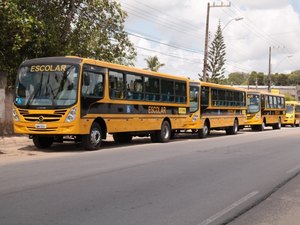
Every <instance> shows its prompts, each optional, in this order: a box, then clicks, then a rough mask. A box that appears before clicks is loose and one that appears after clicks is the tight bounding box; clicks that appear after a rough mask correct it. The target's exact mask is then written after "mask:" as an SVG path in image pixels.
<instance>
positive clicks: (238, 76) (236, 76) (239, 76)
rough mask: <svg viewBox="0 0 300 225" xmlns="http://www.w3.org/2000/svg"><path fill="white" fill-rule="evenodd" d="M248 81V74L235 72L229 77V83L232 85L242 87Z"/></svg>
mask: <svg viewBox="0 0 300 225" xmlns="http://www.w3.org/2000/svg"><path fill="white" fill-rule="evenodd" d="M247 79H248V74H245V73H239V72H235V73H231V74H229V75H228V79H227V83H228V84H232V85H242V84H244V83H246V81H247Z"/></svg>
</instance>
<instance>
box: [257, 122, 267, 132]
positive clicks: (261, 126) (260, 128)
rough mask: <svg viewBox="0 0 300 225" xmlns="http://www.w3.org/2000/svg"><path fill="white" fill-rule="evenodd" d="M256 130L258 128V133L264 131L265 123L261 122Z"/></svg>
mask: <svg viewBox="0 0 300 225" xmlns="http://www.w3.org/2000/svg"><path fill="white" fill-rule="evenodd" d="M257 128H258V129H257V130H258V131H264V130H265V128H266V123H265V121H263V122H262V124H261V125H258V127H257Z"/></svg>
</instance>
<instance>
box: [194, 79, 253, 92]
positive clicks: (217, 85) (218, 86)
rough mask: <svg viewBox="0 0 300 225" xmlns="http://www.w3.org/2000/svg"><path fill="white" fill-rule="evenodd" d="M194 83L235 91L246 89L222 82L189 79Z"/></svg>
mask: <svg viewBox="0 0 300 225" xmlns="http://www.w3.org/2000/svg"><path fill="white" fill-rule="evenodd" d="M191 83H192V84H194V85H200V86H208V87H216V88H222V89H230V90H237V91H247V89H243V88H238V87H233V86H229V85H223V84H215V83H210V82H204V81H191Z"/></svg>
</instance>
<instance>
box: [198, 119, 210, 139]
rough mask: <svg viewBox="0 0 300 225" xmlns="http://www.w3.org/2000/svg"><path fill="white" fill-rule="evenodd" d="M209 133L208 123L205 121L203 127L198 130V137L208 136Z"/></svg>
mask: <svg viewBox="0 0 300 225" xmlns="http://www.w3.org/2000/svg"><path fill="white" fill-rule="evenodd" d="M209 133H210V132H209V126H208V123H207V122H205V123H204V126H203V128H202V129H199V130H198V137H199V138H206V137H207V136H208V135H209Z"/></svg>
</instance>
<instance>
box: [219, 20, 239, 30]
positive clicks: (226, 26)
mask: <svg viewBox="0 0 300 225" xmlns="http://www.w3.org/2000/svg"><path fill="white" fill-rule="evenodd" d="M242 19H244V18H243V17H238V18H232V19H231V20H229V21H228V22H227V23H226V24H225V26H224V27H223V28H222V31H223V30H224V29H225V28H226V27H227V26H228V24H230V23H231V22H232V21H239V20H242Z"/></svg>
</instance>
